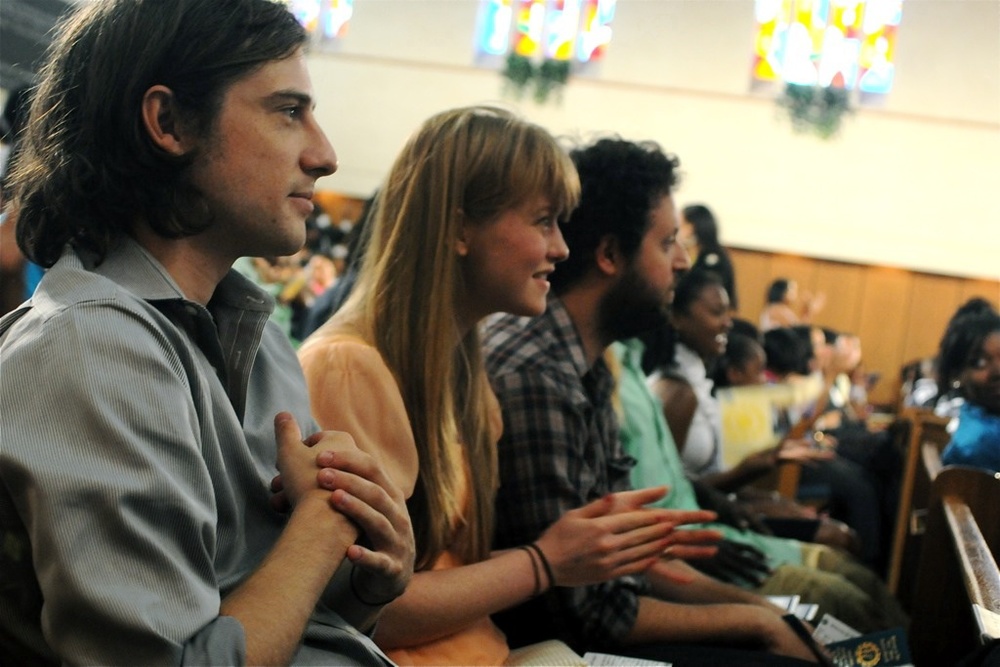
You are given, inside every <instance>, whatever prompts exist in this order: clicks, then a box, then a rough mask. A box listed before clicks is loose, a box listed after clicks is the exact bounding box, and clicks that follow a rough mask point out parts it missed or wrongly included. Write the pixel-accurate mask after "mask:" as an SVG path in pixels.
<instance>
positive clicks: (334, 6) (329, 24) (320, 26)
mask: <svg viewBox="0 0 1000 667" xmlns="http://www.w3.org/2000/svg"><path fill="white" fill-rule="evenodd" d="M285 1H286V2H287V4H288V8H289V9H290V10H291V12H292V14H294V15H295V18H296V19H298V21H299V23H301V24H302V27H304V28H305V29H306V31H307V32H308V33H309V34H310V35H317V36H318V37H319V38H320V39H322V40H336V39H340V38H341V37H344V36H345V35H346V34H347V28H348V25H349V24H350V21H351V15H352V14H353V13H354V0H285Z"/></svg>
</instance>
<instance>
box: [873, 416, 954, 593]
mask: <svg viewBox="0 0 1000 667" xmlns="http://www.w3.org/2000/svg"><path fill="white" fill-rule="evenodd" d="M949 421H950V420H949V419H948V418H947V417H939V416H937V415H935V414H934V412H933V411H931V410H927V409H920V408H908V409H906V410H904V411H903V412H902V413H900V415H899V417H898V418H897V423H896V424H895V427H894V428H895V432H896V434H897V438H898V439H897V442H898V443H899V445H900V446H901V448H902V451H903V471H902V477H901V479H900V490H899V504H898V507H897V509H896V521H895V526H894V527H893V536H892V544H891V551H890V554H889V563H888V568H887V573H886V584H887V586H888V587H889V591H890V592H891V593H893V594H894V595H900V593H901V592H902V591H901V590H900V581H906V579H905V578H904V574H908V575H910V576H912V575H913V573H914V569H915V566H916V560H917V556H918V555H919V553H920V549H919V535H918V534H917V526H915V525H914V520H913V514H914V512H917V513H918V515H919V513H921V512H923V511H926V509H927V502H928V500H929V495H930V482H931V480H933V479H934V474H929V473H928V471H927V469H926V466H921V449H922V445H923V444H925V443H933V445H935V446H936V447H939V448H940V449H943V448H944V446H945V445H947V444H948V440H949V439H950V437H951V436H950V435H949V434H948V432H947V430H946V427H947V425H948V422H949ZM938 467H940V466H938ZM935 474H936V472H935ZM900 597H901V598H905V597H906V595H905V592H904V594H903V595H902V596H900ZM901 602H903V604H904V606H907V600H904V599H901Z"/></svg>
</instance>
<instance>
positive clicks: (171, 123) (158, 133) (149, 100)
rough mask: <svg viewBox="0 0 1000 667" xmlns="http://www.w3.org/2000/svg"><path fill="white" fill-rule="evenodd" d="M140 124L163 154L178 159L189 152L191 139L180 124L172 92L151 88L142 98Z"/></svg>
mask: <svg viewBox="0 0 1000 667" xmlns="http://www.w3.org/2000/svg"><path fill="white" fill-rule="evenodd" d="M142 124H143V126H144V127H145V128H146V133H147V134H148V135H149V138H150V139H151V140H152V141H153V143H154V144H156V145H157V146H159V147H160V149H161V150H163V151H164V152H165V153H168V154H170V155H175V156H178V157H179V156H181V155H184V154H185V153H187V152H188V151H189V150H191V146H192V141H193V137H189V136H188V132H187V131H186V129H185V124H184V123H183V122H182V119H181V114H180V109H178V108H177V99H176V98H175V97H174V92H173V91H172V90H170V89H169V88H167V87H166V86H161V85H156V86H153V87H152V88H150V89H149V90H147V91H146V94H145V95H143V96H142Z"/></svg>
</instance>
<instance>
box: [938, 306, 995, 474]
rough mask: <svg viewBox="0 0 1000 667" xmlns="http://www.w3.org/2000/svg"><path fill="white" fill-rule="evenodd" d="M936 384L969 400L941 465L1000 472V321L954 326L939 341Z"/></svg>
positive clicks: (981, 319)
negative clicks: (963, 466)
mask: <svg viewBox="0 0 1000 667" xmlns="http://www.w3.org/2000/svg"><path fill="white" fill-rule="evenodd" d="M938 383H939V385H940V390H939V391H940V393H941V394H942V395H943V394H944V393H945V392H946V391H948V390H950V389H954V390H957V391H958V393H959V394H960V395H961V396H962V398H964V399H965V402H964V403H963V404H962V407H961V408H960V411H959V415H958V428H957V429H956V430H955V433H954V434H953V435H952V437H951V442H950V443H949V444H948V447H947V448H946V449H945V450H944V452H943V453H942V455H941V462H942V463H944V464H945V465H954V464H961V465H969V466H975V467H977V468H985V469H987V470H993V471H1000V315H997V314H996V313H989V312H986V313H982V314H971V315H964V316H962V317H959V318H957V319H956V320H955V322H954V323H953V324H952V326H951V327H949V329H948V331H947V332H946V333H945V335H944V338H943V339H942V340H941V347H940V351H939V353H938Z"/></svg>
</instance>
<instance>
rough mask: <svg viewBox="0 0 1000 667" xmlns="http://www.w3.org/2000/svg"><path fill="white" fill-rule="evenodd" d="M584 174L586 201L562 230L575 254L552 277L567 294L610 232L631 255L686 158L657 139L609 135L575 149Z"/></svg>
mask: <svg viewBox="0 0 1000 667" xmlns="http://www.w3.org/2000/svg"><path fill="white" fill-rule="evenodd" d="M570 158H572V160H573V163H574V164H575V165H576V170H577V172H578V173H579V174H580V190H581V194H580V204H579V206H577V208H576V209H575V210H574V211H573V213H572V214H571V215H570V217H569V220H568V221H567V222H566V224H565V225H564V226H563V228H562V232H563V236H564V237H565V239H566V245H567V246H568V247H569V249H570V254H569V258H568V259H567V260H566V261H564V262H561V263H560V264H559V266H558V267H557V268H556V270H555V272H554V273H553V274H552V275H551V276H550V277H549V280H550V282H551V283H552V290H553V292H555V293H556V294H562V293H564V292H565V291H566V290H567V289H569V288H570V287H572V286H573V285H575V284H576V283H577V282H578V281H579V280H580V279H581V278H582V277H583V276H584V275H585V274H586V272H587V271H588V270H589V269H590V268H591V267H592V266H593V264H594V250H595V249H596V248H597V246H598V245H599V244H600V242H601V239H603V238H604V237H605V236H608V235H609V234H610V235H611V236H614V237H615V238H616V239H617V240H618V244H619V248H620V249H621V251H622V253H623V254H624V255H625V257H627V258H629V259H631V258H632V257H633V256H634V255H635V253H636V251H637V250H638V249H639V245H640V244H641V243H642V238H643V236H644V235H645V234H646V231H647V230H648V229H649V226H650V212H651V211H652V209H653V207H654V206H656V205H657V204H659V201H660V199H661V198H662V197H663V196H664V195H669V194H670V193H671V191H672V190H673V188H674V187H675V186H676V185H677V183H678V182H679V180H680V174H679V173H678V171H677V170H678V167H679V166H680V161H679V160H678V159H677V158H676V157H675V156H673V155H670V154H667V153H664V152H663V150H662V149H661V148H660V146H659V145H658V144H656V143H655V142H652V141H645V142H641V143H636V142H631V141H625V140H623V139H620V138H616V137H614V138H610V137H609V138H604V139H600V140H599V141H597V142H596V143H594V144H592V145H590V146H587V147H585V148H578V149H574V150H572V151H570Z"/></svg>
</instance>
